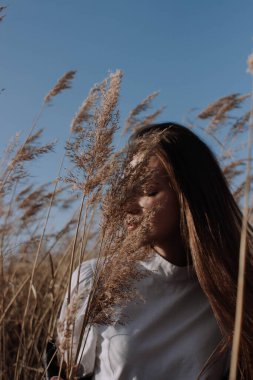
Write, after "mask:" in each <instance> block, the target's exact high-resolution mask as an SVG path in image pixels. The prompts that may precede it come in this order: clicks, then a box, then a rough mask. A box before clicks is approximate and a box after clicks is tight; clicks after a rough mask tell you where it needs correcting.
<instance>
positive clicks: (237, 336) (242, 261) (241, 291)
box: [229, 55, 253, 380]
mask: <svg viewBox="0 0 253 380" xmlns="http://www.w3.org/2000/svg"><path fill="white" fill-rule="evenodd" d="M247 63H248V72H249V73H250V74H251V75H252V91H251V99H252V102H251V110H250V121H249V132H248V160H247V167H246V181H245V193H244V207H243V220H242V230H241V240H240V252H239V270H238V282H237V295H236V311H235V324H234V334H233V344H232V352H231V361H230V371H229V380H236V378H237V372H238V361H239V356H241V357H242V352H240V340H241V332H242V323H243V307H244V302H245V281H246V280H245V271H246V269H247V268H246V256H247V224H248V219H249V197H250V185H251V178H252V174H251V160H252V157H251V156H252V154H251V152H252V145H253V69H252V68H253V56H252V55H251V56H250V57H249V58H248V62H247ZM241 349H242V348H241ZM251 354H252V353H247V358H246V359H245V358H244V357H243V358H242V360H243V361H245V363H243V364H244V370H245V371H246V372H247V373H252V367H251V368H250V363H249V362H247V360H249V358H250V357H251Z"/></svg>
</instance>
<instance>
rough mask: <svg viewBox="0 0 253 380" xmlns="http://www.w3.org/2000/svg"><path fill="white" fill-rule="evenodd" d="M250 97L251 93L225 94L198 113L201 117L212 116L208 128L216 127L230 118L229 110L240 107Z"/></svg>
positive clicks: (207, 117)
mask: <svg viewBox="0 0 253 380" xmlns="http://www.w3.org/2000/svg"><path fill="white" fill-rule="evenodd" d="M249 97H250V94H246V95H240V94H231V95H228V96H224V97H222V98H220V99H218V100H217V101H215V102H214V103H212V104H210V105H209V106H208V107H207V108H206V109H204V111H202V112H201V113H199V114H198V118H199V119H209V118H211V122H210V124H209V125H208V126H207V128H206V129H207V130H212V129H216V128H217V126H218V125H220V124H222V123H224V122H225V121H226V120H227V118H228V112H229V111H231V110H234V109H236V108H239V107H240V105H241V103H242V102H243V101H244V100H245V99H247V98H249Z"/></svg>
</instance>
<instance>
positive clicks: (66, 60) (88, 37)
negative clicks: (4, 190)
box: [0, 0, 253, 181]
mask: <svg viewBox="0 0 253 380" xmlns="http://www.w3.org/2000/svg"><path fill="white" fill-rule="evenodd" d="M4 3H6V5H8V8H7V10H6V12H5V13H6V17H5V19H4V21H3V22H2V23H1V24H0V46H1V59H0V72H1V76H0V78H1V79H0V88H5V91H3V92H1V93H0V110H1V111H0V112H1V141H0V148H1V151H2V150H3V148H4V146H5V145H6V143H7V142H8V141H9V140H10V138H11V136H13V135H14V134H15V132H16V131H22V132H23V134H24V136H25V133H27V131H28V130H29V128H30V127H31V124H32V121H33V118H34V117H35V116H36V114H37V112H38V111H39V109H40V105H41V103H42V99H43V97H44V96H45V95H46V94H47V92H48V90H49V89H50V88H51V87H52V86H53V85H54V83H55V82H56V80H57V79H58V78H59V77H60V76H61V75H62V74H63V73H64V72H66V71H67V70H71V69H76V70H77V75H76V77H75V80H74V81H73V88H72V89H71V90H70V91H66V92H65V93H64V94H62V95H60V96H58V97H57V98H55V99H54V101H53V103H52V106H50V107H48V109H47V110H46V111H45V113H44V114H43V116H42V118H41V120H40V122H39V125H38V126H39V127H42V128H45V141H48V140H54V139H58V146H57V148H56V152H55V153H52V154H50V155H48V157H47V158H46V159H43V160H41V161H38V162H37V163H36V164H34V166H33V174H34V175H37V176H38V177H40V179H42V180H43V181H44V180H45V181H46V180H50V179H53V178H54V177H55V176H56V175H57V170H58V166H59V163H60V159H61V156H62V154H63V146H64V141H65V140H66V138H67V137H68V134H69V125H70V122H71V119H72V117H73V115H74V113H75V112H76V111H77V109H78V108H79V105H80V104H81V102H82V101H83V99H84V97H85V96H86V95H87V93H88V90H89V88H90V87H91V86H92V85H93V84H94V83H95V82H99V81H101V80H102V79H103V78H104V77H105V76H106V75H107V73H108V71H109V70H111V71H114V70H115V69H118V68H120V69H122V70H123V71H124V78H123V83H122V92H121V101H120V107H121V122H123V120H124V118H125V117H126V115H127V114H128V112H129V111H130V110H131V109H132V108H133V107H134V106H135V105H136V104H137V103H138V102H139V101H141V100H142V99H143V98H144V97H145V96H147V95H148V94H150V93H151V92H153V91H157V90H158V91H160V92H161V93H160V95H159V98H158V99H157V100H156V101H155V102H154V106H155V107H160V106H163V105H165V106H167V108H166V110H165V111H164V113H163V115H162V116H161V118H160V119H161V120H163V121H166V120H174V121H178V122H184V121H185V120H186V118H187V117H188V115H189V114H190V115H191V110H192V109H195V108H197V109H202V108H203V107H205V106H206V105H207V104H209V103H210V102H212V101H214V100H215V99H217V98H218V97H221V96H223V95H227V94H230V93H232V92H241V93H245V92H249V91H250V90H251V80H250V76H249V75H248V74H246V59H247V57H248V55H249V54H250V53H251V51H252V47H253V41H252V37H253V24H252V15H253V2H252V0H243V1H238V0H213V1H207V0H206V1H203V0H191V1H190V0H181V1H180V0H156V1H150V0H127V1H122V0H121V1H120V0H107V1H102V0H41V1H39V0H22V1H21V0H16V1H12V0H9V1H8V2H7V0H6V2H4V1H2V4H4Z"/></svg>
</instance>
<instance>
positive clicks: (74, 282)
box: [71, 259, 97, 291]
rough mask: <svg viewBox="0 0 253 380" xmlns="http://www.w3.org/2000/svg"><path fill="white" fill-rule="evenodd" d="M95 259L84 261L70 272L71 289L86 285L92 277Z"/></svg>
mask: <svg viewBox="0 0 253 380" xmlns="http://www.w3.org/2000/svg"><path fill="white" fill-rule="evenodd" d="M96 264H97V259H91V260H87V261H84V262H83V263H82V264H81V265H80V266H78V267H77V268H76V269H75V271H74V272H73V274H72V278H71V291H73V290H74V289H75V288H77V287H81V288H82V287H86V286H87V285H89V284H90V283H91V282H92V281H93V278H94V274H95V269H96Z"/></svg>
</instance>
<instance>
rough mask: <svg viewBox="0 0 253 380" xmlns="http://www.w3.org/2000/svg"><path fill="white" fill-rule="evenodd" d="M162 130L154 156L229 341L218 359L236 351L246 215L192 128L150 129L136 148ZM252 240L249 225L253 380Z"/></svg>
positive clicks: (244, 361) (242, 372) (248, 353)
mask: <svg viewBox="0 0 253 380" xmlns="http://www.w3.org/2000/svg"><path fill="white" fill-rule="evenodd" d="M160 132H162V134H161V139H160V141H159V143H158V146H157V150H156V151H155V152H154V153H155V154H156V155H157V156H158V157H159V158H160V160H161V162H162V164H163V165H164V167H165V169H166V170H167V172H168V174H169V177H170V181H171V184H172V186H173V188H174V190H175V191H176V193H177V194H178V200H179V204H180V233H181V237H182V240H183V242H184V245H185V248H186V252H188V254H189V255H190V257H191V260H192V262H193V266H194V268H195V271H196V274H197V277H198V280H199V283H200V286H201V287H202V289H203V291H204V292H205V294H206V295H207V297H208V299H209V302H210V305H211V307H212V309H213V312H214V315H215V318H216V320H217V323H218V325H219V327H220V329H221V333H222V337H223V338H222V341H221V342H220V344H219V346H218V347H217V349H216V351H215V355H213V359H215V358H218V357H219V354H220V355H221V354H222V353H225V352H227V351H228V352H229V351H230V350H231V347H232V339H233V330H234V319H235V308H236V291H237V276H238V266H239V247H240V234H241V227H242V213H241V211H240V209H239V207H238V205H237V204H236V202H235V200H234V198H233V195H232V193H231V192H230V190H229V187H228V183H227V181H226V179H225V177H224V175H223V173H222V170H221V168H220V166H219V164H218V162H217V160H216V158H215V156H214V154H213V153H212V152H211V150H210V149H209V147H208V146H207V145H206V144H205V143H204V142H203V141H202V140H201V139H200V138H199V137H198V136H197V135H195V134H194V133H193V132H192V131H191V130H189V129H188V128H186V127H183V126H181V125H179V124H176V123H161V124H152V125H147V126H144V127H142V128H140V129H139V130H136V131H135V132H134V133H133V134H132V136H131V137H130V140H129V143H130V146H134V145H135V142H136V141H139V140H144V141H145V138H146V137H147V136H150V134H157V133H160ZM252 237H253V232H252V227H251V226H250V225H249V224H248V230H247V257H246V273H245V276H246V277H245V299H244V313H243V321H242V332H241V339H240V351H239V361H238V378H241V379H247V380H248V379H253V260H252V252H253V251H252V242H253V238H252ZM210 363H211V362H210ZM210 363H209V364H210Z"/></svg>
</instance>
